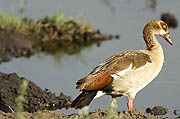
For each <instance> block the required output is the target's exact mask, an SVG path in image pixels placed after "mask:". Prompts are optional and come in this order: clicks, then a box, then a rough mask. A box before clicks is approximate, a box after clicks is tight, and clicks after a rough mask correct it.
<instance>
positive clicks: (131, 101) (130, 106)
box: [128, 99, 133, 111]
mask: <svg viewBox="0 0 180 119" xmlns="http://www.w3.org/2000/svg"><path fill="white" fill-rule="evenodd" d="M128 110H129V111H132V110H133V99H129V100H128Z"/></svg>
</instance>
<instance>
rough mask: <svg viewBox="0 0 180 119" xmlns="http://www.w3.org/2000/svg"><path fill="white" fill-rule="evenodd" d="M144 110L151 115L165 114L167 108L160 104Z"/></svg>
mask: <svg viewBox="0 0 180 119" xmlns="http://www.w3.org/2000/svg"><path fill="white" fill-rule="evenodd" d="M146 112H147V113H150V114H151V115H165V114H166V113H167V112H168V109H166V108H164V107H162V106H155V107H154V108H153V109H150V108H147V109H146Z"/></svg>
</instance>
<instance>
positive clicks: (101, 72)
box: [71, 20, 173, 111]
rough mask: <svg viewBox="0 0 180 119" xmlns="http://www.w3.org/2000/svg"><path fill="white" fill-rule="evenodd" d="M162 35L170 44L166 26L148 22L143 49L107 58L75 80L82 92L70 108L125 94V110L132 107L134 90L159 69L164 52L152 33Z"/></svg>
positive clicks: (148, 80) (140, 86)
mask: <svg viewBox="0 0 180 119" xmlns="http://www.w3.org/2000/svg"><path fill="white" fill-rule="evenodd" d="M156 34H157V35H160V36H162V37H163V38H164V39H165V40H166V41H167V42H169V43H170V44H171V45H172V44H173V43H172V41H171V39H170V37H169V31H168V26H167V24H166V23H165V22H163V21H161V20H153V21H150V22H149V23H148V24H147V25H146V26H145V27H144V30H143V37H144V41H145V43H146V47H147V49H146V50H136V51H126V52H121V53H118V54H115V55H113V56H111V57H110V58H108V59H106V60H105V61H104V62H103V63H101V64H100V65H99V66H97V67H95V68H94V69H93V71H92V72H91V73H90V74H89V75H88V76H86V77H84V78H82V79H80V80H78V81H77V83H76V84H77V86H76V88H77V89H80V90H81V91H82V93H81V94H80V95H79V96H78V97H77V98H76V99H75V100H74V101H73V102H72V104H71V107H73V108H76V109H78V108H83V107H85V106H88V105H89V104H90V102H91V101H92V100H93V99H94V98H97V97H100V96H102V95H110V96H111V97H112V102H111V105H112V106H113V105H114V99H115V98H116V97H121V96H127V97H128V103H127V106H128V110H129V111H131V110H133V99H134V98H135V96H136V93H137V92H138V91H140V90H141V89H143V88H144V87H145V86H146V85H147V84H149V83H150V82H151V81H152V80H153V79H154V78H155V77H156V76H157V75H158V74H159V72H160V70H161V68H162V66H163V62H164V55H163V49H162V47H161V45H160V44H159V42H158V41H157V39H156V38H155V36H154V35H156Z"/></svg>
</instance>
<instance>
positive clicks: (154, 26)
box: [144, 20, 173, 45]
mask: <svg viewBox="0 0 180 119" xmlns="http://www.w3.org/2000/svg"><path fill="white" fill-rule="evenodd" d="M146 30H150V31H152V32H153V34H156V35H159V36H161V37H163V38H164V39H165V40H166V41H167V42H168V43H169V44H170V45H172V44H173V42H172V41H171V39H170V36H169V30H168V25H167V24H166V23H165V22H163V21H161V20H153V21H150V22H149V23H148V24H147V25H146V26H145V28H144V31H146Z"/></svg>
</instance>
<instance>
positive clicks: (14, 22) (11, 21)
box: [0, 11, 22, 28]
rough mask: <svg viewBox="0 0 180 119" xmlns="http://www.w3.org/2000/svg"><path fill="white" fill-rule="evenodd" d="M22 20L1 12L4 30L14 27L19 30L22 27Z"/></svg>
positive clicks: (0, 16) (1, 24)
mask: <svg viewBox="0 0 180 119" xmlns="http://www.w3.org/2000/svg"><path fill="white" fill-rule="evenodd" d="M21 23H22V22H21V20H20V19H19V18H17V17H16V16H14V15H12V16H8V15H7V14H6V13H4V12H2V11H0V26H1V27H3V28H7V27H12V28H18V27H19V26H20V25H21Z"/></svg>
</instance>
